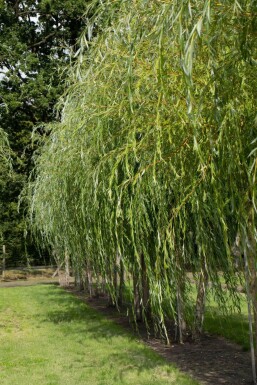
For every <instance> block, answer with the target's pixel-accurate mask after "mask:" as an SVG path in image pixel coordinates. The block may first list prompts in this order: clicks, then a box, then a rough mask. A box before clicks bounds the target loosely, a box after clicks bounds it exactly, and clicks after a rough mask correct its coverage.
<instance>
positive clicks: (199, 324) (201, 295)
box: [193, 266, 208, 341]
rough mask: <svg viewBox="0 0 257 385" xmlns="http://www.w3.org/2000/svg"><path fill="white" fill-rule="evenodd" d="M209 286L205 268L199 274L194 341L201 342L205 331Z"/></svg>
mask: <svg viewBox="0 0 257 385" xmlns="http://www.w3.org/2000/svg"><path fill="white" fill-rule="evenodd" d="M207 285H208V273H207V271H206V267H205V266H203V267H202V269H201V272H200V274H199V283H198V288H197V298H196V304H195V320H194V326H193V340H194V341H199V340H200V338H201V335H202V331H203V321H204V312H205V301H206V288H207Z"/></svg>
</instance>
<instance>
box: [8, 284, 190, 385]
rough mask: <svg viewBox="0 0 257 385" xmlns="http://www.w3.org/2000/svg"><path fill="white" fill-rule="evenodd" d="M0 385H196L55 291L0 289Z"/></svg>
mask: <svg viewBox="0 0 257 385" xmlns="http://www.w3.org/2000/svg"><path fill="white" fill-rule="evenodd" d="M0 383H1V385H28V384H32V385H39V384H40V385H82V384H83V385H86V384H88V385H121V384H124V385H168V384H169V385H171V384H174V385H175V384H176V385H196V384H197V382H195V381H194V380H192V379H190V378H189V377H187V376H186V375H184V374H181V373H180V372H179V371H178V370H177V369H176V368H175V367H174V366H172V365H170V364H167V363H166V361H165V360H164V359H163V358H161V357H159V356H158V355H157V354H156V353H155V352H153V351H152V350H151V349H150V348H148V347H146V346H145V345H143V344H142V343H140V342H139V341H137V339H136V338H134V337H133V336H131V335H130V334H129V333H127V332H125V331H124V330H123V329H122V328H121V327H119V326H118V325H116V324H114V323H112V322H111V321H109V320H106V319H105V318H103V317H102V316H101V315H100V314H98V313H97V312H96V311H94V310H92V309H90V308H89V307H88V306H87V305H86V304H85V303H83V302H81V301H80V300H78V299H76V298H74V296H73V295H72V294H69V293H66V292H65V291H64V290H62V289H61V288H59V287H56V286H53V285H51V286H50V285H49V286H32V287H16V288H2V289H0Z"/></svg>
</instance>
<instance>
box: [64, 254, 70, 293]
mask: <svg viewBox="0 0 257 385" xmlns="http://www.w3.org/2000/svg"><path fill="white" fill-rule="evenodd" d="M65 286H70V257H69V254H68V252H67V250H65Z"/></svg>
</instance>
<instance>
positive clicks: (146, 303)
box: [141, 254, 151, 318]
mask: <svg viewBox="0 0 257 385" xmlns="http://www.w3.org/2000/svg"><path fill="white" fill-rule="evenodd" d="M141 283H142V304H143V309H144V312H145V315H146V317H147V318H149V317H150V312H151V310H150V292H149V281H148V276H147V271H146V264H145V258H144V255H143V254H141Z"/></svg>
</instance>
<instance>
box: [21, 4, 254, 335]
mask: <svg viewBox="0 0 257 385" xmlns="http://www.w3.org/2000/svg"><path fill="white" fill-rule="evenodd" d="M93 3H94V2H92V6H95V4H93ZM256 12H257V6H256V3H255V1H251V0H247V1H223V2H221V3H218V2H211V1H209V0H205V1H198V0H195V1H191V2H190V1H189V0H185V1H175V0H174V1H157V0H151V1H149V0H134V1H133V2H131V1H121V0H120V1H118V0H115V1H108V0H106V1H103V2H101V4H100V5H99V8H98V12H97V13H96V14H95V16H94V17H93V18H92V19H91V20H89V25H88V29H87V31H86V32H85V34H84V36H82V38H81V49H80V50H79V51H78V52H77V57H78V60H77V63H76V65H75V66H74V67H72V69H71V75H70V86H69V88H68V90H67V92H66V94H65V95H64V98H63V100H62V101H61V110H62V120H61V122H60V123H58V124H52V125H51V127H50V129H51V134H50V135H49V137H48V138H47V140H46V142H45V144H44V146H43V147H42V149H41V150H40V154H39V155H38V157H37V159H36V168H35V171H34V176H33V178H32V179H31V182H30V184H29V186H28V191H27V195H28V198H29V204H30V220H31V223H32V225H33V227H34V229H35V232H37V233H39V234H40V236H41V239H43V241H44V242H45V243H46V244H49V245H51V247H52V248H54V249H55V250H58V252H59V255H60V256H64V255H65V252H66V253H67V252H68V253H69V255H70V256H71V259H72V264H73V267H74V269H75V271H76V274H78V275H79V276H80V275H81V274H82V272H84V271H87V272H90V274H93V275H94V276H95V277H102V279H104V281H105V282H106V285H107V287H108V290H109V293H110V295H111V297H112V300H113V302H114V303H115V304H118V302H119V299H120V294H121V291H120V290H119V289H117V283H118V281H119V283H120V285H124V274H125V279H126V280H129V279H131V280H132V284H131V286H130V287H129V288H130V290H131V294H132V297H133V302H134V315H135V318H138V319H141V318H142V319H144V320H145V321H146V322H149V320H151V322H152V323H153V324H154V326H155V328H156V330H161V331H162V332H163V333H164V334H165V335H166V338H167V339H168V334H167V321H168V320H170V319H174V320H175V324H176V326H177V331H178V337H179V340H180V341H183V336H184V333H185V328H186V324H188V323H190V320H192V299H190V286H191V282H190V280H189V279H188V274H187V273H188V272H189V271H190V272H193V274H194V276H195V281H196V282H197V290H198V293H197V299H196V304H195V309H194V310H193V311H194V314H195V315H194V317H193V318H194V322H193V325H192V328H193V331H194V335H195V337H196V338H197V336H198V335H199V333H201V330H202V322H203V314H204V302H205V291H206V286H207V284H208V281H211V282H212V287H211V290H213V292H214V294H215V295H216V297H217V299H218V300H219V301H220V303H221V304H222V303H223V304H224V301H225V298H227V292H228V293H229V294H230V295H231V298H232V299H233V301H234V303H235V304H236V303H237V300H238V295H237V292H236V285H237V283H238V270H240V268H242V266H241V264H240V263H239V264H236V263H235V258H234V256H233V253H232V252H231V249H232V246H233V245H234V243H235V240H236V239H240V244H239V245H238V247H239V249H240V252H241V251H242V253H244V258H245V263H246V278H247V280H246V282H247V283H248V286H247V287H248V288H249V290H248V293H249V295H248V299H249V301H250V304H251V306H252V308H253V310H254V313H253V314H254V318H255V325H257V322H256V321H257V319H256V318H257V317H256V314H257V313H256V311H257V305H256V271H255V264H256V263H255V260H256V239H257V237H256V204H255V195H256V180H255V178H256V170H257V159H256V154H257V149H256V143H257V142H256V140H257V139H256V132H257V129H256V106H255V100H256V96H257V95H256V92H257V91H256V90H257V87H256V85H257V84H256V65H257V62H256V53H257V50H256V39H255V35H256V30H257V21H256ZM94 29H95V30H97V31H98V34H97V36H95V37H93V38H92V36H94V35H95V34H94V33H92V31H94ZM220 272H222V273H223V274H222V275H221V274H220ZM221 279H222V280H225V283H226V285H227V291H226V293H225V292H224V290H222V285H221Z"/></svg>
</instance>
